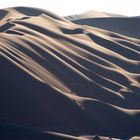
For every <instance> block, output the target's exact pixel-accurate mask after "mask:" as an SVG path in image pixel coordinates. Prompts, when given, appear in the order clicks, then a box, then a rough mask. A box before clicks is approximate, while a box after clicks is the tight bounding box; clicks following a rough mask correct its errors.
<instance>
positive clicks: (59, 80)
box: [0, 7, 140, 138]
mask: <svg viewBox="0 0 140 140" xmlns="http://www.w3.org/2000/svg"><path fill="white" fill-rule="evenodd" d="M3 11H4V13H2V14H1V15H0V17H1V21H0V118H4V119H7V120H9V121H10V122H16V123H18V124H21V125H24V126H26V127H28V126H30V127H33V128H37V129H39V130H40V131H52V132H59V133H62V134H68V135H72V136H82V135H102V136H110V137H117V138H129V137H131V136H136V135H139V134H140V57H139V56H140V41H139V39H136V38H130V37H127V36H124V35H121V34H118V33H115V32H110V31H105V30H102V29H97V28H94V27H90V26H83V25H78V24H74V23H72V22H70V21H68V20H66V19H64V18H61V17H59V16H57V15H54V14H52V13H50V12H47V11H44V10H40V9H35V8H26V7H17V8H9V9H4V10H3ZM138 33H139V31H138V30H137V33H136V34H138ZM130 36H131V34H130Z"/></svg>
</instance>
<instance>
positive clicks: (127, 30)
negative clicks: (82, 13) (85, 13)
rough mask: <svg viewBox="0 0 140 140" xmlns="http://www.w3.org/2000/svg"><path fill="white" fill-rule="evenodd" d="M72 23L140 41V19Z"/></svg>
mask: <svg viewBox="0 0 140 140" xmlns="http://www.w3.org/2000/svg"><path fill="white" fill-rule="evenodd" d="M72 22H74V23H77V24H81V25H88V26H93V27H96V28H100V29H104V30H108V31H112V32H116V33H119V34H123V35H126V36H129V37H133V38H138V39H140V29H139V25H140V19H139V18H135V17H99V18H83V19H82V18H81V19H74V18H73V19H72Z"/></svg>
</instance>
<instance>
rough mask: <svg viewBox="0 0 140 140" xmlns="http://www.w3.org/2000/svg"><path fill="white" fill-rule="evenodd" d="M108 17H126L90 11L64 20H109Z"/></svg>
mask: <svg viewBox="0 0 140 140" xmlns="http://www.w3.org/2000/svg"><path fill="white" fill-rule="evenodd" d="M109 17H126V16H124V15H117V14H111V13H105V12H100V11H95V10H90V11H87V12H85V13H82V14H77V15H71V16H66V17H65V18H66V19H68V20H78V19H86V18H109Z"/></svg>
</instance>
